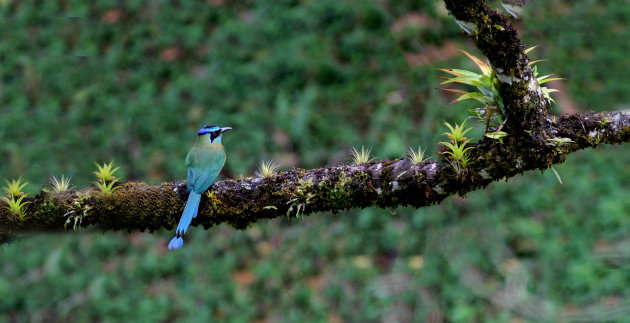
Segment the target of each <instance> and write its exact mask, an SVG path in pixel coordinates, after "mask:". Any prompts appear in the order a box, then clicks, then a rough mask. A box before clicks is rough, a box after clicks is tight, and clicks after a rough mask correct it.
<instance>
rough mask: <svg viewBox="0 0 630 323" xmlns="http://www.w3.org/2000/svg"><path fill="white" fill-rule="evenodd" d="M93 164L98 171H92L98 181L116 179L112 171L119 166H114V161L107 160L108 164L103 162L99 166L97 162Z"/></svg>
mask: <svg viewBox="0 0 630 323" xmlns="http://www.w3.org/2000/svg"><path fill="white" fill-rule="evenodd" d="M94 164H95V165H96V167H97V168H98V171H96V172H94V175H96V177H98V179H99V181H103V182H111V181H117V180H118V179H116V177H115V176H114V173H116V171H117V170H118V169H119V168H120V167H116V168H114V161H111V162H109V164H105V163H103V166H101V165H99V164H97V163H94Z"/></svg>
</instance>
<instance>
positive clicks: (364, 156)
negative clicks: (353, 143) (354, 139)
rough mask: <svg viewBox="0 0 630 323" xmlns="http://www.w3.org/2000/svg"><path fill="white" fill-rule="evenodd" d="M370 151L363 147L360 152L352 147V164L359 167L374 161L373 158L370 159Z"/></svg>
mask: <svg viewBox="0 0 630 323" xmlns="http://www.w3.org/2000/svg"><path fill="white" fill-rule="evenodd" d="M370 151H371V150H370V149H365V148H364V147H361V151H358V150H357V149H356V148H354V147H352V151H351V152H350V158H351V159H352V164H353V165H359V164H365V163H367V162H370V161H372V159H373V158H371V157H370Z"/></svg>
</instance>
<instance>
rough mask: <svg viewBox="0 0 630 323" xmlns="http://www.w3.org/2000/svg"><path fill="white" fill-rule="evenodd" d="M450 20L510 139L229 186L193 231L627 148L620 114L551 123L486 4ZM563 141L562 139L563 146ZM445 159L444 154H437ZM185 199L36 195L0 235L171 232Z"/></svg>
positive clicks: (447, 188)
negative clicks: (482, 67) (461, 154)
mask: <svg viewBox="0 0 630 323" xmlns="http://www.w3.org/2000/svg"><path fill="white" fill-rule="evenodd" d="M445 3H446V6H447V8H448V9H449V10H450V12H451V13H452V14H453V16H454V17H455V18H456V19H457V20H458V21H459V23H460V24H461V23H464V24H465V26H473V25H474V26H475V27H474V30H472V31H470V30H469V31H470V36H471V37H472V39H473V40H474V41H475V43H476V44H477V46H478V47H479V49H480V50H481V51H482V53H484V54H485V55H486V56H487V57H488V59H489V61H490V63H491V65H492V67H493V69H494V71H495V73H496V75H497V78H498V79H499V80H500V81H501V87H500V92H501V95H502V96H503V98H504V103H505V106H506V112H507V122H506V126H505V129H506V131H508V133H509V136H508V137H505V138H504V139H503V143H500V142H499V141H498V140H494V139H490V138H483V139H482V140H481V141H479V142H478V143H475V144H473V145H471V146H473V147H474V149H473V150H472V151H471V158H472V161H473V164H472V165H471V166H470V167H468V168H464V169H462V168H457V167H453V166H452V165H450V164H448V163H444V162H429V161H425V162H422V163H420V164H418V165H412V164H411V163H410V162H409V161H408V160H407V159H398V160H393V161H373V162H369V163H366V164H361V165H337V166H331V167H326V168H319V169H313V170H302V169H295V170H290V171H286V172H283V173H279V174H276V175H274V176H271V177H269V178H244V179H239V180H225V181H221V182H217V183H215V184H214V185H212V186H211V188H210V190H209V192H208V193H207V194H204V196H203V197H202V200H201V205H200V209H199V215H198V217H197V218H196V219H195V220H194V221H193V225H203V226H204V227H205V228H208V227H210V226H212V225H215V224H219V223H229V224H231V225H233V226H234V227H236V228H246V227H247V226H248V225H249V224H251V223H254V222H256V221H258V220H261V219H269V218H275V217H283V216H286V217H299V216H302V215H308V214H312V213H315V212H324V211H330V212H338V211H342V210H345V209H350V208H364V207H372V206H376V207H383V208H389V207H397V206H405V205H408V206H413V207H418V208H419V207H423V206H427V205H431V204H435V203H439V202H440V201H442V200H443V199H445V198H446V197H448V196H451V195H454V194H459V195H465V194H466V193H468V192H471V191H474V190H476V189H480V188H483V187H485V186H486V185H488V184H489V183H491V182H493V181H497V180H501V179H504V178H509V177H512V176H514V175H516V174H519V173H523V172H525V171H528V170H536V169H540V170H544V169H546V168H548V167H550V166H551V165H553V164H555V163H562V162H564V160H565V159H566V156H567V155H568V154H570V153H572V152H574V151H577V150H580V149H585V148H589V147H596V146H597V145H599V144H601V143H607V144H618V143H623V142H628V141H630V115H629V114H625V113H622V112H608V113H591V114H576V115H566V116H562V117H560V118H557V119H553V118H551V117H550V116H549V114H548V108H549V106H548V105H549V102H548V101H547V100H546V99H545V98H544V97H543V95H542V92H541V91H540V86H539V85H538V84H537V82H536V79H535V77H534V76H533V74H532V71H531V69H530V68H529V66H528V65H527V63H528V60H527V56H526V55H525V54H524V53H523V49H524V46H523V45H522V44H521V42H520V40H519V38H518V34H517V33H516V31H515V30H514V29H513V28H512V27H511V25H510V22H509V21H508V20H507V19H506V18H505V17H503V16H501V15H500V14H498V13H497V12H495V11H493V10H490V9H488V8H487V7H486V6H485V4H484V2H483V1H468V0H466V1H463V0H459V1H458V0H445ZM561 139H562V140H561ZM442 151H443V147H442ZM187 195H188V191H187V190H186V186H185V185H184V183H182V182H177V183H165V184H163V185H160V186H150V185H145V184H142V183H124V184H120V185H119V188H118V189H117V190H115V191H114V192H113V193H112V194H111V195H105V194H102V193H100V192H99V191H98V190H97V189H96V188H86V189H83V190H80V191H67V192H62V193H55V194H51V193H43V192H42V193H40V194H39V195H37V196H36V197H34V198H29V199H28V200H29V201H30V202H32V203H31V204H28V205H27V206H26V214H27V216H26V217H25V218H24V219H19V218H18V217H17V216H15V215H13V214H11V213H10V212H9V211H8V210H6V209H4V208H1V209H0V231H2V230H5V231H34V230H63V229H64V226H65V225H66V224H68V223H69V227H72V226H73V225H74V224H75V223H77V224H80V225H82V226H88V225H93V226H95V227H98V228H102V229H111V230H150V231H153V230H158V229H161V228H168V229H170V228H173V227H174V226H175V225H176V223H177V220H178V219H179V216H180V214H181V212H182V210H183V207H184V204H185V202H186V197H187Z"/></svg>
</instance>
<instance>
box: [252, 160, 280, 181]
mask: <svg viewBox="0 0 630 323" xmlns="http://www.w3.org/2000/svg"><path fill="white" fill-rule="evenodd" d="M279 167H280V165H278V164H277V163H276V162H274V161H273V160H270V161H261V162H260V165H258V171H257V172H256V176H258V177H262V178H269V177H271V176H273V175H275V174H276V172H277V171H278V168H279Z"/></svg>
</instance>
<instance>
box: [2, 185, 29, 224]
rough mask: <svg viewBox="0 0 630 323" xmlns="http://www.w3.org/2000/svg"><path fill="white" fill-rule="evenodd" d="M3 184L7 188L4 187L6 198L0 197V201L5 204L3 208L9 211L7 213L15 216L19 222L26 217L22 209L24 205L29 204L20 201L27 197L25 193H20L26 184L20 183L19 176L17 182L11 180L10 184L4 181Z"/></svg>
mask: <svg viewBox="0 0 630 323" xmlns="http://www.w3.org/2000/svg"><path fill="white" fill-rule="evenodd" d="M5 182H6V183H7V186H6V187H4V191H5V192H6V193H7V195H8V196H2V197H0V200H1V201H4V202H5V203H7V205H6V206H5V208H6V209H7V210H9V212H11V213H13V214H15V215H17V216H18V218H20V220H23V219H24V217H25V216H26V212H25V210H24V207H25V206H26V204H29V203H31V202H27V201H22V200H23V199H24V198H25V197H26V196H27V195H28V194H27V193H24V192H22V189H23V188H24V187H25V186H26V185H27V184H28V182H24V183H22V177H21V176H20V178H18V179H17V180H15V179H13V180H11V182H9V181H8V180H5Z"/></svg>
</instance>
